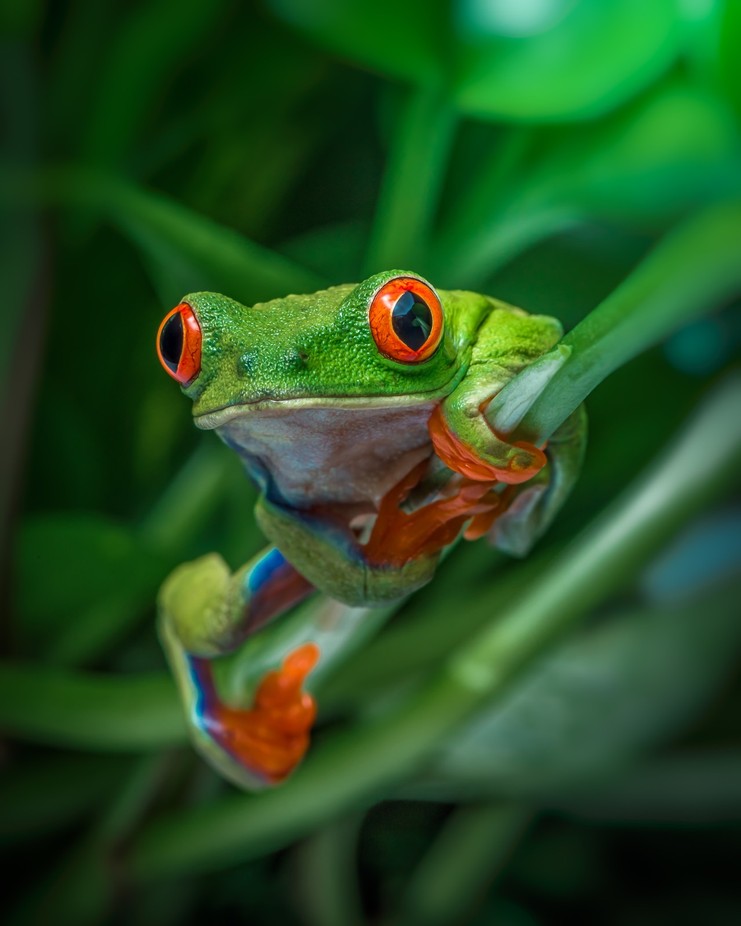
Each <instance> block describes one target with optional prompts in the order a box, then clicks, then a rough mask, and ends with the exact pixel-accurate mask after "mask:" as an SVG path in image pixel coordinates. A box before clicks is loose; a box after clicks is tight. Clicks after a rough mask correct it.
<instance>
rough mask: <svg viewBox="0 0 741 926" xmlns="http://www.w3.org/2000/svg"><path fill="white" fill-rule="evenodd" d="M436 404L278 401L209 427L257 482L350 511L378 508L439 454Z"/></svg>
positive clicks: (292, 502)
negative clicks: (434, 440) (432, 424)
mask: <svg viewBox="0 0 741 926" xmlns="http://www.w3.org/2000/svg"><path fill="white" fill-rule="evenodd" d="M435 404H436V403H435V402H434V401H433V400H428V401H424V402H417V403H414V404H411V405H409V404H406V405H400V404H386V405H383V406H381V405H372V404H370V403H368V401H367V400H366V401H365V402H364V403H362V404H361V403H360V402H358V403H357V404H355V403H347V402H344V403H343V404H342V405H341V406H340V405H335V404H333V405H331V406H329V405H327V404H326V401H325V403H324V404H323V405H320V404H316V405H314V404H302V405H301V406H300V407H299V406H296V405H293V404H289V403H285V404H283V403H276V404H274V405H272V406H270V407H263V408H261V409H260V410H259V411H258V412H255V410H254V407H253V408H251V409H250V410H249V411H246V413H242V414H230V415H228V416H223V417H222V420H221V421H219V423H218V424H216V423H214V424H210V422H209V423H206V427H208V426H209V424H210V426H211V427H215V429H216V431H217V433H218V434H219V436H220V437H221V438H222V439H223V440H224V441H225V442H226V443H227V444H229V446H230V447H232V448H234V449H235V450H236V451H237V452H238V453H239V454H240V456H242V458H243V459H244V461H245V463H246V465H247V467H248V469H249V470H251V471H252V473H253V474H254V475H255V476H256V477H257V478H258V481H259V478H260V474H263V476H267V478H268V479H269V481H270V483H271V485H272V486H273V487H274V489H275V490H276V491H277V492H278V493H279V495H280V497H281V498H282V499H283V501H284V503H285V504H286V505H288V506H289V507H292V508H297V509H302V508H309V507H315V506H317V505H328V506H333V507H338V506H339V507H341V508H344V507H347V510H348V514H351V513H352V512H358V511H372V510H374V509H375V508H376V507H377V505H378V503H379V502H380V500H381V498H382V497H383V496H384V495H385V494H386V493H387V492H388V491H389V489H391V488H392V487H393V486H395V485H396V484H397V483H398V482H399V481H400V480H401V479H402V478H403V477H404V476H405V475H406V474H407V473H408V472H409V471H410V470H411V469H412V468H413V467H414V466H416V465H417V464H418V463H419V462H421V461H422V460H424V459H426V458H428V457H429V456H430V455H431V454H432V444H431V442H430V437H429V434H428V431H427V421H428V419H429V417H430V414H431V413H432V410H433V408H434V407H435ZM198 424H199V426H201V427H203V423H202V422H201V421H200V420H199V421H198Z"/></svg>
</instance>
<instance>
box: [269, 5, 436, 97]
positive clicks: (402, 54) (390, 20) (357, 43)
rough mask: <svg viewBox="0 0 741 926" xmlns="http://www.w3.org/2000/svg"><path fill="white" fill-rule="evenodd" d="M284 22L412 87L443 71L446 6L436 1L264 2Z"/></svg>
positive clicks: (344, 55) (366, 65)
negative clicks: (407, 81) (411, 83)
mask: <svg viewBox="0 0 741 926" xmlns="http://www.w3.org/2000/svg"><path fill="white" fill-rule="evenodd" d="M268 5H269V6H270V8H271V9H272V10H273V12H274V13H276V15H278V16H279V17H280V18H281V19H283V20H284V21H285V22H287V23H289V24H290V25H292V26H294V27H295V28H298V29H300V30H301V31H302V32H304V33H305V34H307V35H309V36H310V37H311V38H312V39H314V40H315V41H317V42H319V43H320V44H321V45H323V46H324V47H325V48H328V49H330V50H331V51H334V52H336V53H337V54H339V55H340V56H341V57H343V58H347V59H349V60H351V61H354V62H357V63H359V64H361V65H363V66H364V67H369V68H371V69H372V70H374V71H379V72H380V73H382V74H386V75H388V76H390V77H399V78H402V79H404V80H409V81H411V82H413V83H415V84H424V85H429V84H434V83H439V81H440V79H441V76H442V74H443V71H444V44H443V39H442V37H443V35H444V30H445V21H446V18H447V11H446V6H447V4H445V3H442V2H439V0H407V2H406V3H396V2H394V0H355V2H353V3H346V2H344V0H268Z"/></svg>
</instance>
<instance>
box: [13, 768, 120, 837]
mask: <svg viewBox="0 0 741 926" xmlns="http://www.w3.org/2000/svg"><path fill="white" fill-rule="evenodd" d="M128 773H129V763H128V762H126V761H122V760H121V757H120V756H118V757H116V758H115V759H114V758H110V757H107V756H96V757H95V758H92V757H90V756H85V757H80V756H75V757H65V756H62V757H44V758H43V759H37V760H36V761H32V760H26V761H25V762H18V763H17V764H16V765H15V766H13V767H11V768H9V769H5V770H4V771H3V773H2V775H0V840H1V841H2V842H4V843H8V842H11V841H13V840H16V839H22V840H24V841H25V840H28V839H32V838H34V837H36V836H39V835H40V834H42V833H46V832H47V831H50V830H55V829H57V828H59V827H61V826H66V825H68V824H69V823H71V822H72V821H74V820H75V819H77V818H78V817H81V816H82V815H83V814H86V813H89V812H90V811H91V810H92V809H93V808H97V807H98V806H99V805H100V804H101V803H102V802H103V801H107V800H110V798H111V795H112V794H113V793H115V791H116V790H117V789H118V788H119V787H120V786H121V784H122V783H123V780H124V778H125V777H126V775H127V774H128Z"/></svg>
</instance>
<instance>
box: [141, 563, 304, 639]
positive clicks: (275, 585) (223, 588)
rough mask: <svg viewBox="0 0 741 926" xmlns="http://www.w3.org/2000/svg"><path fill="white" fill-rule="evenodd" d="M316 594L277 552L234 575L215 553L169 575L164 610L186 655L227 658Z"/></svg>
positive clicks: (161, 605)
mask: <svg viewBox="0 0 741 926" xmlns="http://www.w3.org/2000/svg"><path fill="white" fill-rule="evenodd" d="M313 590H314V586H313V585H312V584H311V583H310V582H309V581H308V580H307V579H305V578H304V577H303V576H302V575H301V574H300V573H299V572H298V571H297V570H296V569H294V567H293V566H292V565H291V564H290V563H289V562H288V561H287V560H286V558H285V557H284V556H283V555H282V554H281V553H280V552H279V551H278V550H276V549H275V548H273V547H268V549H267V550H264V551H263V552H262V553H261V554H259V555H258V556H256V557H255V558H254V559H252V560H250V562H249V563H247V564H246V565H245V566H243V567H242V568H241V569H239V570H237V572H236V573H234V574H232V573H231V572H230V570H229V567H228V566H227V564H226V563H225V562H224V560H223V559H222V558H221V557H220V556H219V555H218V554H217V553H210V554H208V555H207V556H203V557H201V558H200V559H197V560H194V561H193V562H190V563H184V564H183V565H182V566H179V567H178V568H177V569H175V570H174V571H173V572H172V573H170V575H169V576H168V577H167V579H166V581H165V583H164V585H163V586H162V589H161V591H160V595H159V610H160V614H161V615H162V616H163V619H165V620H167V621H168V622H169V624H170V625H171V627H172V629H173V631H174V634H175V637H176V638H177V639H178V641H179V643H180V645H181V646H182V647H183V649H184V650H185V651H186V652H188V653H190V654H191V655H194V656H207V657H212V656H222V655H224V654H226V653H230V652H232V651H233V650H234V649H236V647H237V646H239V645H240V644H241V643H242V642H243V641H244V640H245V638H246V637H248V636H250V635H251V634H253V633H256V632H257V631H258V630H259V629H260V628H261V627H263V626H264V625H265V624H267V623H268V622H269V621H271V620H273V618H275V617H277V616H278V615H280V614H283V613H284V612H285V611H287V610H288V609H289V608H291V607H293V606H294V605H295V604H298V603H299V602H300V601H302V600H303V599H304V598H306V596H307V595H308V594H309V593H310V592H312V591H313Z"/></svg>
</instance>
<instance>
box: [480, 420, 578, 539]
mask: <svg viewBox="0 0 741 926" xmlns="http://www.w3.org/2000/svg"><path fill="white" fill-rule="evenodd" d="M586 442H587V413H586V411H585V409H584V406H583V405H580V406H579V407H578V408H577V409H576V410H575V411H574V412H573V413H572V414H571V415H570V416H569V417H568V418H567V419H566V421H564V423H563V424H562V425H561V427H560V428H558V429H557V430H556V431H554V433H553V434H552V435H551V437H550V440H549V441H548V446H547V447H546V457H547V458H548V465H547V466H546V467H545V469H543V470H541V471H540V472H539V473H538V474H537V476H535V477H534V478H533V479H532V480H531V481H530V482H528V483H527V484H526V485H523V486H522V487H520V488H519V489H518V491H517V493H516V495H515V497H514V499H513V500H512V502H511V503H510V505H509V506H508V508H507V510H506V512H504V513H503V515H502V517H500V518H497V519H496V520H495V521H493V523H492V525H491V529H490V530H489V531H488V537H489V540H490V541H491V543H492V544H493V545H494V546H495V547H497V549H499V550H503V551H504V552H505V553H509V554H510V555H512V556H525V555H526V554H527V553H529V552H530V549H531V547H532V546H533V544H534V543H535V541H536V540H538V538H539V537H541V536H542V535H543V534H544V533H545V532H546V530H547V529H548V528H549V527H550V525H551V523H552V522H553V520H554V518H555V517H556V515H557V514H558V512H559V511H560V509H561V507H562V506H563V504H564V502H565V501H566V499H567V498H568V496H569V495H570V493H571V490H572V489H573V488H574V484H575V483H576V480H577V479H578V477H579V473H580V471H581V466H582V463H583V461H584V451H585V450H586Z"/></svg>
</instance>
